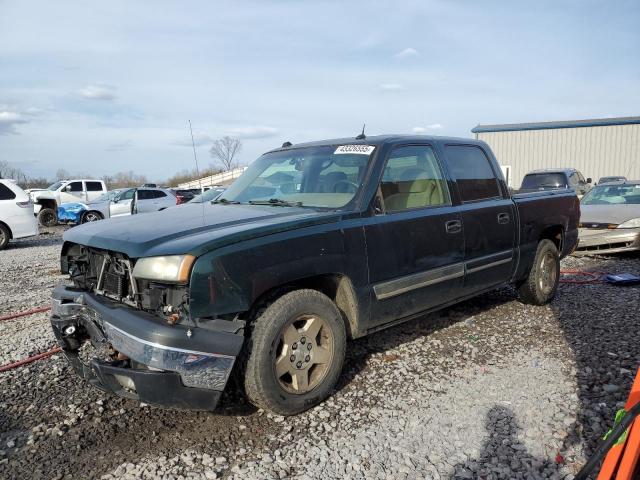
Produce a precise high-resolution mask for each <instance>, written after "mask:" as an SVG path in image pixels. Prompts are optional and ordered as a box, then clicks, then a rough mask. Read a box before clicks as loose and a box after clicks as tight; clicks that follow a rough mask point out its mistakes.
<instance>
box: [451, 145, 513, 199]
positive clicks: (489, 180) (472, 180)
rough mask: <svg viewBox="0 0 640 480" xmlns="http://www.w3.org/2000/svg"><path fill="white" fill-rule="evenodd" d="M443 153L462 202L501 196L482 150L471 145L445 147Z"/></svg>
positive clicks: (496, 181) (494, 176)
mask: <svg viewBox="0 0 640 480" xmlns="http://www.w3.org/2000/svg"><path fill="white" fill-rule="evenodd" d="M445 152H446V155H447V164H448V165H449V168H450V170H451V174H452V175H453V177H454V178H455V179H456V182H457V184H458V190H459V191H460V196H461V197H462V201H463V202H474V201H476V200H483V199H486V198H495V197H499V196H501V195H500V189H499V187H498V180H497V179H496V175H495V173H494V172H493V169H492V168H491V164H490V163H489V159H488V158H487V156H486V155H485V154H484V152H483V151H482V149H480V148H478V147H474V146H471V145H447V146H446V147H445Z"/></svg>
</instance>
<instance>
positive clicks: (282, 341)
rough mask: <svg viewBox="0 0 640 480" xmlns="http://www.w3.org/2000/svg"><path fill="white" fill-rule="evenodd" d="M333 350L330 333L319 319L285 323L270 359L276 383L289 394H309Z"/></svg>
mask: <svg viewBox="0 0 640 480" xmlns="http://www.w3.org/2000/svg"><path fill="white" fill-rule="evenodd" d="M333 350H334V339H333V333H332V332H331V329H330V328H329V326H328V324H327V322H326V321H324V320H323V319H322V318H320V317H318V316H314V315H304V316H301V317H298V318H296V319H295V320H293V321H291V322H289V323H287V324H286V325H285V327H284V328H283V329H282V332H281V334H280V338H279V339H278V345H277V348H276V350H275V354H274V358H273V361H274V364H273V365H274V370H275V374H276V378H277V380H278V383H279V384H280V386H281V387H282V388H283V389H284V390H285V391H287V392H289V393H294V394H299V395H301V394H304V393H307V392H309V391H311V390H313V389H314V388H315V387H316V386H318V385H319V384H320V383H321V382H322V381H323V380H324V378H325V377H326V375H327V372H328V371H329V366H330V365H331V361H332V359H333Z"/></svg>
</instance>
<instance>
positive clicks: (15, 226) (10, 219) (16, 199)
mask: <svg viewBox="0 0 640 480" xmlns="http://www.w3.org/2000/svg"><path fill="white" fill-rule="evenodd" d="M37 234H38V222H37V221H36V218H35V217H34V214H33V203H31V199H30V198H29V195H27V194H26V193H25V191H24V190H22V189H21V188H20V187H19V186H18V185H16V184H15V183H14V181H13V180H2V179H0V250H2V249H3V248H5V247H6V246H7V245H8V244H9V240H11V239H15V238H22V237H30V236H32V235H37Z"/></svg>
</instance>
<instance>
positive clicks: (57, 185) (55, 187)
mask: <svg viewBox="0 0 640 480" xmlns="http://www.w3.org/2000/svg"><path fill="white" fill-rule="evenodd" d="M65 183H66V182H56V183H53V184H51V185H49V186H48V187H47V190H52V191H56V190H58V189H59V188H60V187H61V186H62V185H64V184H65Z"/></svg>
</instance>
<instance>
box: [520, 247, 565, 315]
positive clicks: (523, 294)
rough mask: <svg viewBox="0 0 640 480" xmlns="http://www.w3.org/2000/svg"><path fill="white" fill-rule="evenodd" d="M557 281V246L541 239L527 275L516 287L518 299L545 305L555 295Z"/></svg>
mask: <svg viewBox="0 0 640 480" xmlns="http://www.w3.org/2000/svg"><path fill="white" fill-rule="evenodd" d="M559 281H560V256H559V254H558V248H557V247H556V245H555V244H554V243H553V242H552V241H551V240H548V239H544V240H541V241H540V243H538V249H537V251H536V257H535V259H534V261H533V267H531V271H530V272H529V276H528V277H527V279H526V280H525V281H524V282H523V283H522V284H521V285H520V286H519V287H518V294H519V295H520V300H522V301H523V302H524V303H529V304H532V305H545V304H547V303H549V302H550V301H551V300H553V297H555V295H556V291H557V290H558V284H559Z"/></svg>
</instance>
